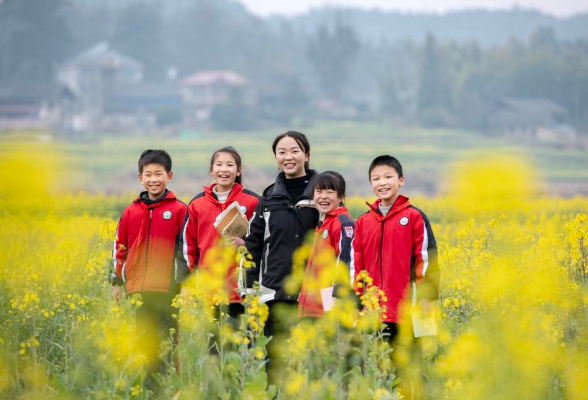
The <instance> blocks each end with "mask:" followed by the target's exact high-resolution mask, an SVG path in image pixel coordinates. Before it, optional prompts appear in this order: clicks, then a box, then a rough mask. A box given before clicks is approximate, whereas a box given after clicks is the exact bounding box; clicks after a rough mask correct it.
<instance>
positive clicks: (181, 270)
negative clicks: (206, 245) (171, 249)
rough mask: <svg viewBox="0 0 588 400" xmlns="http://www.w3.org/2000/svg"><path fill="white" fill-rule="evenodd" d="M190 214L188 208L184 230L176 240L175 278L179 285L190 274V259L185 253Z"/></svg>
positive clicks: (183, 225)
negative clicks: (188, 259)
mask: <svg viewBox="0 0 588 400" xmlns="http://www.w3.org/2000/svg"><path fill="white" fill-rule="evenodd" d="M189 215H190V213H189V212H188V210H186V216H185V217H184V223H183V224H182V230H181V231H180V233H179V235H178V238H177V240H176V257H175V279H176V283H177V284H178V285H179V284H181V283H182V282H184V281H185V280H186V279H187V278H188V275H190V269H189V268H188V261H187V260H186V256H185V254H184V247H185V246H186V225H187V224H188V219H189Z"/></svg>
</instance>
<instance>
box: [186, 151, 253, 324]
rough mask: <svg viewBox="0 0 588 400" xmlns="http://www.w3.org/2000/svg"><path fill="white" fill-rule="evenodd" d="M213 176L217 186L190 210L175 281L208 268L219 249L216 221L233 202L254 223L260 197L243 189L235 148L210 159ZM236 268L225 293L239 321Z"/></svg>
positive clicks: (208, 189) (207, 189) (240, 308)
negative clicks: (209, 254)
mask: <svg viewBox="0 0 588 400" xmlns="http://www.w3.org/2000/svg"><path fill="white" fill-rule="evenodd" d="M210 174H211V175H212V177H213V178H214V181H215V183H213V184H212V185H210V186H206V187H204V192H202V193H200V194H198V195H197V196H196V197H194V199H192V201H191V202H190V204H189V206H188V215H187V216H186V221H185V223H184V229H183V234H182V239H181V240H182V256H181V257H179V258H178V262H177V263H176V279H177V281H178V282H180V283H181V282H183V281H184V280H185V279H186V278H187V277H188V275H189V274H190V273H192V272H194V271H196V270H197V269H199V268H209V266H207V265H205V263H204V261H205V260H206V253H207V252H208V251H209V250H210V249H211V248H213V247H214V246H216V245H217V244H218V242H219V239H220V235H219V234H218V232H217V230H216V228H215V227H214V222H215V220H216V217H217V216H218V215H219V214H220V213H222V212H223V211H224V210H225V209H226V208H227V207H228V206H230V205H231V204H232V203H233V202H234V201H236V202H238V203H239V205H240V206H241V209H242V210H243V211H244V213H245V215H246V216H247V219H248V220H249V219H251V216H252V215H253V211H254V210H255V206H257V202H258V201H259V196H258V195H257V194H255V193H253V192H251V191H249V190H247V189H244V188H243V186H242V184H241V182H242V165H241V156H240V155H239V153H238V152H237V150H235V149H234V148H233V147H223V148H221V149H219V150H217V151H215V152H214V153H213V155H212V157H211V159H210ZM232 241H233V242H234V243H235V244H236V245H242V244H243V243H244V241H243V240H242V239H241V238H232ZM236 268H237V266H236V265H234V266H232V267H231V268H230V269H229V271H228V274H227V276H226V290H227V294H228V298H229V303H230V304H229V315H230V316H231V317H237V316H238V315H239V314H241V313H242V312H243V305H242V304H241V298H240V297H239V294H238V293H237V274H236Z"/></svg>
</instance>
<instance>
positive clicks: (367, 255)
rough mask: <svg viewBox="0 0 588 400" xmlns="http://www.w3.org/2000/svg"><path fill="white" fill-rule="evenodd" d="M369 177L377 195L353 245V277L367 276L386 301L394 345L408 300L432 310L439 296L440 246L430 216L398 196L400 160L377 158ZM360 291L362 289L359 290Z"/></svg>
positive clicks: (401, 178) (358, 226) (359, 224)
mask: <svg viewBox="0 0 588 400" xmlns="http://www.w3.org/2000/svg"><path fill="white" fill-rule="evenodd" d="M369 178H370V182H371V185H372V190H373V191H374V194H375V195H376V196H377V197H378V200H376V202H375V203H373V204H371V205H370V204H368V206H369V207H370V210H369V211H368V212H366V213H365V214H363V215H362V216H361V217H360V218H359V219H358V220H357V222H356V226H355V239H354V241H353V252H354V263H355V277H356V278H357V276H358V275H359V273H360V272H361V271H362V270H365V271H367V272H368V274H369V275H370V276H371V278H372V279H373V284H374V285H375V286H377V287H378V288H379V289H381V290H382V291H383V292H384V293H385V295H386V297H387V302H386V304H382V306H386V313H385V317H384V319H383V322H384V324H385V325H386V328H385V330H384V331H385V332H387V333H388V334H389V335H390V336H389V340H390V341H393V339H394V337H395V336H396V334H397V332H398V329H397V324H398V322H399V321H400V316H399V305H400V303H401V302H402V301H403V300H405V299H408V298H409V296H410V299H411V300H412V301H413V303H416V302H417V301H418V302H420V304H421V307H422V308H423V310H430V309H431V301H433V300H435V299H437V298H438V296H439V294H438V288H439V266H438V264H437V243H436V241H435V236H434V235H433V230H432V228H431V224H430V222H429V220H428V218H427V216H426V215H425V214H424V213H423V212H422V211H421V210H419V209H418V208H416V207H414V206H412V205H411V204H410V202H409V201H408V198H407V197H405V196H402V195H400V194H399V193H398V192H399V189H400V188H401V187H402V186H403V185H404V176H403V173H402V165H401V164H400V162H399V161H398V160H397V159H396V158H394V157H392V156H389V155H384V156H379V157H376V158H375V159H374V160H373V161H372V163H371V165H370V168H369ZM357 291H358V292H361V289H357Z"/></svg>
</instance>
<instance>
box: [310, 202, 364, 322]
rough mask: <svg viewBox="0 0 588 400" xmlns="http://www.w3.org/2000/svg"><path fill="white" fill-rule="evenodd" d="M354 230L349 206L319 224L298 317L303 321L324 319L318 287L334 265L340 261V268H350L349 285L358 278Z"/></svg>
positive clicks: (334, 211) (340, 208) (331, 214)
mask: <svg viewBox="0 0 588 400" xmlns="http://www.w3.org/2000/svg"><path fill="white" fill-rule="evenodd" d="M353 229H354V222H353V219H352V218H351V215H349V211H347V208H346V207H345V206H341V207H338V208H336V209H335V210H333V211H332V212H330V213H329V214H327V215H326V216H325V219H324V221H323V222H322V223H321V222H319V226H318V227H317V228H316V230H315V233H314V242H313V245H312V250H311V252H310V257H309V258H308V263H307V265H306V271H305V273H304V280H303V281H302V290H301V291H300V297H299V298H298V316H299V317H300V318H303V317H322V316H323V315H324V313H325V311H324V306H323V300H322V294H321V291H320V288H317V285H318V284H319V280H320V276H321V271H322V270H323V269H324V268H328V266H330V264H332V262H333V261H336V263H337V264H339V263H344V264H345V267H346V268H349V277H350V279H349V280H348V283H347V285H349V283H350V282H351V281H352V279H353V277H354V275H355V272H354V271H353V265H354V263H353V249H352V247H351V242H352V240H353ZM324 252H327V253H326V254H325V253H324ZM328 253H330V256H329V254H328ZM325 263H327V264H325ZM349 287H350V286H349ZM333 289H335V288H333Z"/></svg>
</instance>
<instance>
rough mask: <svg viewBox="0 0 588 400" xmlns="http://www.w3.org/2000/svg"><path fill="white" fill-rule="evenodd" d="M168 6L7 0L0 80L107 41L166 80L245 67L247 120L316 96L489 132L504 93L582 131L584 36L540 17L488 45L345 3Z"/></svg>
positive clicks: (28, 77) (401, 117) (33, 74)
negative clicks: (367, 16)
mask: <svg viewBox="0 0 588 400" xmlns="http://www.w3.org/2000/svg"><path fill="white" fill-rule="evenodd" d="M174 3H175V2H174ZM163 4H167V2H164V3H157V2H155V1H152V0H129V1H124V2H100V1H95V2H88V1H79V0H4V1H2V2H0V83H1V82H19V81H26V82H33V83H34V82H38V83H42V82H51V81H53V80H54V79H55V71H56V67H57V65H58V64H59V63H61V62H63V61H66V60H67V59H69V58H71V57H73V56H75V55H76V54H78V53H79V52H81V51H83V50H85V49H87V48H89V47H90V46H92V45H94V44H95V43H97V42H99V41H104V40H106V41H108V42H109V43H110V44H111V46H112V47H113V48H114V49H116V50H118V51H120V52H122V53H124V54H127V55H129V56H131V57H134V58H135V59H137V60H139V61H141V62H142V63H143V64H144V65H145V79H146V80H147V81H150V82H165V81H166V80H167V79H168V75H169V74H168V72H169V70H170V68H173V69H174V70H175V71H177V73H178V76H179V77H182V76H186V75H189V74H192V73H194V72H196V71H200V70H206V69H231V70H234V71H236V72H239V73H241V74H242V75H244V76H246V77H247V78H248V79H250V80H251V82H252V83H253V84H254V86H255V88H256V90H257V93H258V104H257V106H256V108H255V109H254V110H245V111H244V112H247V113H250V117H251V118H250V121H264V122H266V123H270V124H271V123H275V124H285V123H290V122H291V121H292V120H293V119H303V120H312V119H318V118H324V117H325V116H327V117H328V115H327V114H325V112H324V109H322V108H320V107H317V106H316V105H317V104H331V105H332V108H333V107H334V109H335V110H337V109H345V110H352V112H351V113H349V112H347V113H343V114H342V116H340V117H342V118H355V119H368V118H369V119H380V120H395V121H401V122H402V123H408V124H421V125H426V126H445V127H462V128H468V129H476V130H485V129H487V125H488V119H489V118H490V116H491V115H492V113H493V112H494V111H495V106H496V103H497V102H498V101H500V99H502V98H504V97H522V98H544V99H549V100H551V101H553V102H556V103H557V104H559V105H561V106H563V107H564V108H565V109H566V110H567V114H566V121H565V122H566V123H569V124H571V125H573V126H576V127H578V128H581V129H588V114H587V113H586V112H585V110H586V109H588V37H586V38H583V39H582V38H580V39H578V38H576V39H565V40H564V39H560V38H559V37H558V33H557V32H556V30H555V29H553V28H552V27H540V28H537V29H536V30H535V31H534V32H533V33H532V34H531V35H530V36H529V37H523V38H521V37H518V38H515V37H513V38H511V39H509V40H507V41H504V42H502V43H500V44H493V45H490V46H488V45H483V44H480V43H479V41H477V40H467V39H464V40H455V39H447V38H444V37H440V36H439V35H436V33H435V32H430V33H429V34H427V35H426V37H424V38H421V39H419V38H416V39H415V38H407V39H397V40H394V41H389V40H381V41H377V40H368V39H366V38H365V35H363V34H362V29H364V28H365V27H364V26H359V25H357V23H356V22H354V21H355V20H353V19H352V18H349V17H348V16H347V15H348V14H349V13H348V12H346V13H343V12H341V13H337V12H333V13H329V14H328V15H327V16H325V17H324V18H322V19H321V20H320V21H318V22H317V23H316V24H315V25H313V26H312V28H308V29H300V24H297V23H295V22H294V21H293V20H289V19H287V18H280V19H262V18H259V17H256V16H254V15H252V14H250V13H249V12H248V11H247V10H246V9H245V8H244V7H243V6H242V5H241V4H239V3H237V2H233V1H229V0H217V1H213V0H183V1H181V2H177V3H175V7H171V6H169V5H168V6H164V5H163ZM298 18H300V17H298ZM497 18H498V17H497ZM497 22H499V21H497ZM388 29H390V30H391V31H394V30H395V29H400V27H396V26H389V27H388ZM333 115H336V113H335V114H333ZM334 117H335V116H334ZM251 123H253V122H251Z"/></svg>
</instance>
